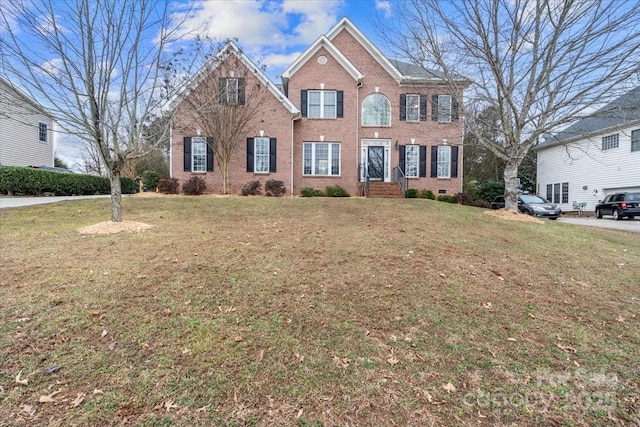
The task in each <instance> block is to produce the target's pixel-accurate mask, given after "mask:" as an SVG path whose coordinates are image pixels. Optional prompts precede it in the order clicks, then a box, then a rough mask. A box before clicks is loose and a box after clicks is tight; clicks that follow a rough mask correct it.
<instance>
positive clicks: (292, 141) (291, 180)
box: [289, 113, 300, 197]
mask: <svg viewBox="0 0 640 427" xmlns="http://www.w3.org/2000/svg"><path fill="white" fill-rule="evenodd" d="M299 119H300V113H298V114H296V115H295V116H293V117H291V167H290V168H289V169H290V177H289V182H290V183H291V185H289V187H290V191H289V192H290V195H289V197H293V149H294V146H295V143H294V139H293V124H294V122H295V121H296V120H299Z"/></svg>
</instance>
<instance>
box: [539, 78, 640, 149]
mask: <svg viewBox="0 0 640 427" xmlns="http://www.w3.org/2000/svg"><path fill="white" fill-rule="evenodd" d="M636 122H637V123H638V124H640V86H638V87H636V88H634V89H631V90H630V91H629V92H627V93H625V94H624V95H622V96H621V97H619V98H617V99H615V100H613V101H611V102H609V103H608V104H606V105H605V106H604V107H602V108H600V109H599V110H597V111H596V112H595V113H593V114H591V115H590V116H588V117H585V118H583V119H581V120H579V121H577V122H575V123H574V124H572V125H571V126H569V127H567V128H566V129H564V130H562V131H560V132H558V133H556V134H555V135H545V141H544V142H543V143H541V144H539V145H538V146H537V147H536V148H538V149H543V148H546V147H551V146H554V145H558V144H561V143H567V142H571V141H573V140H577V139H581V138H584V137H587V136H589V135H593V134H597V133H604V132H606V131H607V130H614V129H616V128H620V127H622V126H627V125H633V124H634V123H636Z"/></svg>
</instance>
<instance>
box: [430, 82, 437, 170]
mask: <svg viewBox="0 0 640 427" xmlns="http://www.w3.org/2000/svg"><path fill="white" fill-rule="evenodd" d="M431 120H433V121H434V122H437V121H438V95H433V96H432V97H431ZM432 161H433V160H432Z"/></svg>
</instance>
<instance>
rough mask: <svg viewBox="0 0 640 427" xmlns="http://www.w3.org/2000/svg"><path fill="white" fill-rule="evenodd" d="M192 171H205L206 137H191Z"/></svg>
mask: <svg viewBox="0 0 640 427" xmlns="http://www.w3.org/2000/svg"><path fill="white" fill-rule="evenodd" d="M191 156H192V161H191V165H192V168H193V169H192V171H193V172H206V171H207V138H205V137H201V136H194V137H193V138H191Z"/></svg>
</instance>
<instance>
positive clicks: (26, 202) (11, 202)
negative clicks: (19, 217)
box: [0, 195, 111, 209]
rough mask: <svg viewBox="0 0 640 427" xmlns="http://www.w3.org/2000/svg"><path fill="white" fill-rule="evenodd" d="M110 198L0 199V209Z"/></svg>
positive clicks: (53, 197)
mask: <svg viewBox="0 0 640 427" xmlns="http://www.w3.org/2000/svg"><path fill="white" fill-rule="evenodd" d="M101 197H102V198H104V197H111V196H109V195H100V196H52V197H22V196H20V197H4V196H3V197H0V209H2V208H19V207H22V206H33V205H44V204H45V203H56V202H62V201H65V200H80V199H96V198H101Z"/></svg>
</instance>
